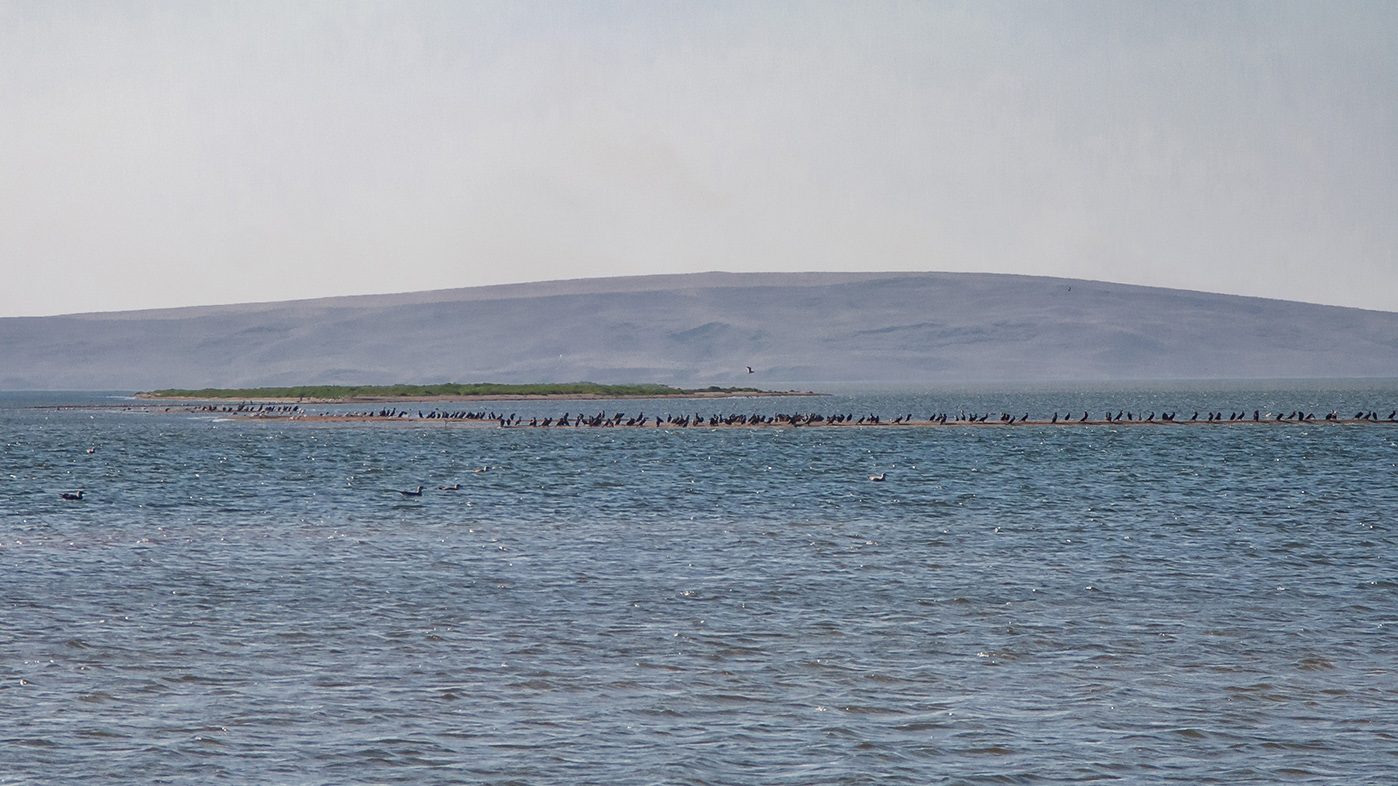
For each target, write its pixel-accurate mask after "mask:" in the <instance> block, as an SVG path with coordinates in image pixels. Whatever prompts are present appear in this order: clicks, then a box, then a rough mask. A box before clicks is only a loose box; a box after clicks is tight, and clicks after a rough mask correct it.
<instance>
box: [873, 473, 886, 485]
mask: <svg viewBox="0 0 1398 786" xmlns="http://www.w3.org/2000/svg"><path fill="white" fill-rule="evenodd" d="M887 478H888V473H887V472H880V473H879V474H877V475H870V476H869V480H872V481H874V482H875V483H882V482H884V481H885V480H886V479H887Z"/></svg>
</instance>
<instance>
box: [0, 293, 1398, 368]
mask: <svg viewBox="0 0 1398 786" xmlns="http://www.w3.org/2000/svg"><path fill="white" fill-rule="evenodd" d="M747 365H751V366H753V367H754V368H755V369H756V370H757V371H758V373H756V374H753V375H748V374H747V373H746V371H745V369H744V366H747ZM1394 376H1398V314H1394V313H1388V312H1379V311H1365V310H1360V309H1347V308H1337V307H1331V306H1318V305H1311V304H1304V303H1293V302H1287V301H1278V300H1263V299H1258V298H1243V297H1236V296H1229V295H1214V294H1207V293H1200V292H1188V291H1181V290H1167V289H1156V288H1150V287H1136V286H1126V285H1120V284H1106V283H1101V282H1090V281H1075V280H1066V279H1052V278H1038V277H1027V276H1005V275H991V274H951V273H914V274H910V273H887V274H837V273H831V274H819V273H805V274H775V273H773V274H725V273H704V274H695V275H684V276H644V277H630V278H613V279H587V280H579V281H556V282H542V283H538V284H520V285H510V286H501V287H480V288H473V289H457V290H438V291H433V292H418V293H409V294H400V295H382V296H365V297H349V298H327V299H323V300H305V301H292V302H286V303H260V304H248V305H237V306H216V307H198V308H188V309H166V310H160V311H144V312H143V311H134V312H121V313H112V314H79V315H71V316H59V317H36V318H12V319H0V388H5V389H118V390H124V389H147V388H153V387H202V386H220V387H229V386H247V385H257V384H279V383H303V382H304V383H392V382H433V381H446V380H454V381H496V382H535V381H573V380H592V381H596V382H622V381H657V382H667V383H677V384H685V385H709V384H723V385H727V384H734V383H740V384H755V385H765V386H771V385H776V384H780V383H783V382H797V381H806V382H809V381H861V380H864V381H910V382H912V381H959V380H965V381H972V380H1046V379H1102V380H1105V379H1130V378H1137V379H1169V378H1244V377H1257V378H1265V377H1276V378H1301V377H1394Z"/></svg>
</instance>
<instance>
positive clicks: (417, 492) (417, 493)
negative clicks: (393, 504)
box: [398, 486, 422, 497]
mask: <svg viewBox="0 0 1398 786" xmlns="http://www.w3.org/2000/svg"><path fill="white" fill-rule="evenodd" d="M398 493H399V494H402V495H403V496H405V497H421V496H422V486H418V487H417V488H416V489H415V490H413V491H403V490H401V489H399V491H398Z"/></svg>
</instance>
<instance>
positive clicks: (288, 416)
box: [35, 393, 1398, 430]
mask: <svg viewBox="0 0 1398 786" xmlns="http://www.w3.org/2000/svg"><path fill="white" fill-rule="evenodd" d="M766 395H769V396H771V395H786V394H775V393H774V394H766ZM814 395H820V394H814ZM734 397H735V396H731V395H714V394H709V395H704V396H688V397H687V398H734ZM540 398H553V397H552V396H548V397H540ZM571 398H573V399H574V400H576V397H571ZM638 398H646V397H638ZM675 398H679V397H678V396H676V397H675ZM192 400H193V401H207V400H206V399H192ZM397 400H398V399H394V401H397ZM430 400H433V401H435V400H440V399H430ZM470 400H476V399H470ZM492 400H505V401H519V400H522V399H520V398H518V397H506V398H504V399H492ZM536 400H537V399H536ZM246 403H247V402H240V405H224V406H198V407H196V406H190V405H188V404H184V405H175V406H160V405H159V404H157V403H149V404H98V405H91V404H88V405H81V404H63V405H46V406H39V407H35V409H56V410H104V411H113V410H116V411H124V412H129V413H132V414H157V413H160V414H176V415H202V416H212V417H215V418H217V419H220V420H227V421H238V422H249V423H252V422H263V423H288V424H306V425H316V424H327V425H329V424H339V425H371V426H399V427H415V426H417V427H421V426H426V427H448V428H490V429H533V430H539V429H543V430H556V429H569V430H578V429H609V428H622V429H657V428H658V429H663V430H672V429H733V428H791V429H796V428H861V429H862V428H888V429H898V428H914V429H926V428H1025V427H1028V428H1058V427H1071V426H1078V427H1085V426H1086V427H1093V426H1095V427H1104V426H1106V427H1112V426H1123V427H1129V428H1139V427H1149V426H1155V427H1209V426H1398V419H1389V418H1380V417H1377V416H1375V417H1359V418H1341V417H1326V418H1316V417H1313V416H1312V417H1309V418H1289V417H1277V416H1270V417H1266V418H1260V419H1258V420H1253V419H1251V418H1238V419H1234V420H1224V419H1221V418H1220V419H1206V420H1176V419H1170V420H1163V419H1150V420H1143V419H1134V420H1128V419H1117V418H1113V419H1111V420H1106V419H1081V418H1058V419H1052V420H1050V419H1037V420H1031V419H1019V420H990V419H988V416H987V417H986V418H981V419H975V418H949V417H948V418H938V419H932V420H912V419H903V418H898V419H896V420H883V419H878V418H872V417H870V418H861V419H860V420H858V421H855V420H831V419H826V418H823V417H818V416H814V417H818V419H815V420H812V419H811V418H812V417H813V416H811V415H805V414H799V415H776V416H772V417H767V418H765V419H762V420H758V421H753V420H749V419H746V418H743V417H742V416H730V417H728V418H719V417H717V416H714V417H712V418H708V419H706V418H703V417H702V416H700V415H698V414H697V413H695V414H693V415H682V416H677V417H672V416H669V415H666V416H665V419H664V420H661V419H660V418H658V417H646V418H645V419H644V421H643V422H636V419H635V418H632V419H631V420H627V419H626V417H625V415H624V414H621V413H616V414H613V415H611V416H605V415H603V414H599V415H597V416H592V417H585V416H583V415H582V414H581V413H579V414H578V416H577V417H576V418H575V419H573V420H571V421H570V422H567V423H562V422H558V421H556V420H555V419H554V418H552V417H549V418H544V419H540V418H538V417H535V418H532V419H530V420H524V419H522V418H518V417H517V416H515V415H513V414H511V415H508V416H507V415H505V414H504V413H500V414H498V415H497V414H495V413H490V416H487V415H486V414H485V413H484V412H481V413H465V412H447V413H443V412H439V411H433V412H431V413H427V414H425V415H423V414H421V413H419V415H412V414H410V413H408V412H407V411H399V410H397V409H393V410H383V411H380V412H345V413H307V412H302V411H299V409H288V407H294V406H295V405H296V404H297V403H312V402H307V401H301V402H296V401H295V400H291V401H286V402H276V403H277V407H278V408H277V409H273V410H257V409H251V410H250V409H246V408H244V406H243V405H245V404H246ZM363 403H385V402H379V401H375V402H363ZM404 403H407V402H406V401H405V402H404ZM1269 414H1270V413H1269Z"/></svg>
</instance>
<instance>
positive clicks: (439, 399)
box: [132, 390, 829, 404]
mask: <svg viewBox="0 0 1398 786" xmlns="http://www.w3.org/2000/svg"><path fill="white" fill-rule="evenodd" d="M826 395H829V394H827V393H816V392H813V391H809V390H788V391H781V390H748V391H725V390H698V391H694V392H692V393H675V394H673V395H663V396H662V395H646V394H642V395H634V396H618V395H605V394H601V393H518V394H511V393H486V394H482V395H479V396H349V397H346V398H275V397H261V398H258V397H251V398H231V397H230V398H207V397H201V396H153V395H151V394H149V393H137V394H135V395H134V396H132V398H137V399H140V400H142V401H177V402H189V401H204V402H215V401H218V402H237V403H254V404H393V403H395V402H401V403H404V404H431V403H442V404H464V403H466V402H469V401H628V400H636V399H640V400H646V399H654V400H656V401H669V400H671V399H711V398H774V397H781V396H826Z"/></svg>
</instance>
